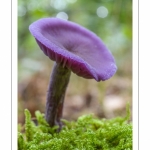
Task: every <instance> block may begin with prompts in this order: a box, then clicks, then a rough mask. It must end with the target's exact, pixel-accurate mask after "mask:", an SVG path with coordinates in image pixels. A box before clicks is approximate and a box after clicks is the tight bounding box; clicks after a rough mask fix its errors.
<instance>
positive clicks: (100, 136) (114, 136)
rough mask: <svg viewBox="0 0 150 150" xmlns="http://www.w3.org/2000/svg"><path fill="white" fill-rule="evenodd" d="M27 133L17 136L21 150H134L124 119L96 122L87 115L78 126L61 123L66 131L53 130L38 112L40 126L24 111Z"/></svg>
mask: <svg viewBox="0 0 150 150" xmlns="http://www.w3.org/2000/svg"><path fill="white" fill-rule="evenodd" d="M25 116H26V122H25V127H24V129H25V132H21V129H20V128H19V129H20V131H19V132H18V150H131V149H132V124H131V123H128V120H129V117H130V114H129V112H128V114H127V116H126V117H125V118H121V117H117V118H114V119H110V120H107V119H101V120H100V119H97V118H95V117H94V116H93V115H84V116H81V117H79V118H78V120H77V121H76V122H73V121H72V122H68V121H66V120H62V121H63V123H64V127H63V129H62V130H61V132H59V133H57V132H56V129H57V127H54V128H50V127H49V125H48V124H47V122H46V121H45V119H44V114H41V113H40V112H39V111H36V119H37V125H36V124H35V123H34V122H33V121H32V120H31V115H30V112H29V111H28V110H27V109H26V110H25Z"/></svg>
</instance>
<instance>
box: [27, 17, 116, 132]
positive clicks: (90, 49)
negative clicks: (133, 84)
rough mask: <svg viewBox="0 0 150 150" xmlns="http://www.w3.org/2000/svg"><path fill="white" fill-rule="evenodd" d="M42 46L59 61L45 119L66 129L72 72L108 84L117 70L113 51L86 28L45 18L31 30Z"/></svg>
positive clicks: (50, 90) (53, 77)
mask: <svg viewBox="0 0 150 150" xmlns="http://www.w3.org/2000/svg"><path fill="white" fill-rule="evenodd" d="M29 30H30V32H31V34H32V35H33V36H34V37H35V39H36V41H37V43H38V45H39V47H40V48H41V50H42V51H43V52H44V54H45V55H46V56H48V57H49V58H50V59H51V60H53V61H55V65H54V68H53V72H52V75H51V79H50V82H49V83H50V84H49V88H48V92H47V102H46V111H45V119H46V121H47V123H48V124H49V125H50V126H51V127H53V126H55V125H58V126H59V129H58V130H59V131H60V129H61V128H62V123H61V121H60V120H61V117H62V111H63V103H64V97H65V91H66V88H67V85H68V82H69V77H70V74H71V72H73V73H75V74H77V75H78V76H81V77H84V78H86V79H95V80H96V81H104V80H107V79H109V78H111V77H112V76H113V75H114V74H115V73H116V70H117V67H116V64H115V60H114V57H113V55H112V54H111V52H110V51H109V50H108V48H107V47H106V46H105V44H104V43H103V42H102V40H101V39H100V38H99V37H98V36H97V35H96V34H94V33H93V32H91V31H89V30H87V29H86V28H84V27H82V26H80V25H78V24H76V23H73V22H71V21H66V20H63V19H58V18H43V19H40V20H37V21H35V22H34V23H32V24H31V25H30V27H29Z"/></svg>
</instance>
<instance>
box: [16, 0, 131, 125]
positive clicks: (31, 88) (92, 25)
mask: <svg viewBox="0 0 150 150" xmlns="http://www.w3.org/2000/svg"><path fill="white" fill-rule="evenodd" d="M44 17H59V18H63V19H68V20H70V21H73V22H76V23H78V24H80V25H82V26H84V27H86V28H88V29H89V30H91V31H93V32H94V33H96V34H97V35H98V36H99V37H100V38H101V39H102V40H103V41H104V43H105V44H106V45H107V47H108V48H109V50H110V51H111V52H112V54H113V56H114V57H115V60H116V64H117V67H118V70H117V72H116V74H115V75H114V76H113V77H112V78H110V79H109V80H107V81H103V82H96V81H95V80H93V79H91V80H88V79H84V78H82V77H79V76H77V75H75V74H73V73H72V74H71V78H70V82H69V85H68V89H67V92H66V97H65V104H64V112H63V118H65V119H67V120H74V119H76V118H77V117H78V116H80V115H82V114H89V113H93V114H95V115H96V116H98V117H100V118H113V117H116V116H125V115H126V104H127V102H129V103H130V106H131V108H132V0H93V1H92V0H42V1H41V0H26V1H23V0H18V122H19V123H23V122H24V109H25V108H28V109H29V110H30V112H31V114H32V117H34V112H35V111H36V110H40V111H41V112H43V113H44V110H45V103H46V102H45V101H46V94H47V88H48V83H49V78H50V74H51V71H52V66H53V63H54V62H53V61H51V60H50V59H49V58H48V57H46V56H45V55H44V53H43V52H42V51H41V50H40V48H39V47H38V45H37V44H36V42H35V39H34V38H33V36H32V35H31V34H30V32H29V29H28V27H29V25H30V24H31V23H32V22H34V21H36V20H38V19H40V18H44ZM131 111H132V109H131Z"/></svg>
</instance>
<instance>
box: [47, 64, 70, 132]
mask: <svg viewBox="0 0 150 150" xmlns="http://www.w3.org/2000/svg"><path fill="white" fill-rule="evenodd" d="M70 75H71V71H70V70H69V69H68V68H67V67H63V66H62V65H61V64H57V63H55V64H54V67H53V71H52V74H51V79H50V83H49V87H48V93H47V102H46V112H45V119H46V121H47V122H48V124H49V125H50V126H54V125H58V126H59V130H60V129H61V127H62V123H61V120H60V119H61V117H62V111H63V103H64V97H65V92H66V88H67V85H68V82H69V78H70Z"/></svg>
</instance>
